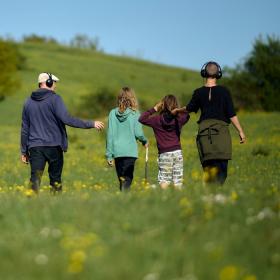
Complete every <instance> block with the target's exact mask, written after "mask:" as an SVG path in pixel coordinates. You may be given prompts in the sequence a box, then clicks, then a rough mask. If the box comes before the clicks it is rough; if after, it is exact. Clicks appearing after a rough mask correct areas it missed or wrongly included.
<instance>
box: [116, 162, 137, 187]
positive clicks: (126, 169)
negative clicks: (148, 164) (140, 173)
mask: <svg viewBox="0 0 280 280" xmlns="http://www.w3.org/2000/svg"><path fill="white" fill-rule="evenodd" d="M135 161H136V158H134V157H118V158H115V166H116V171H117V175H118V178H119V182H120V190H121V191H124V190H129V189H130V185H131V183H132V180H133V172H134V165H135Z"/></svg>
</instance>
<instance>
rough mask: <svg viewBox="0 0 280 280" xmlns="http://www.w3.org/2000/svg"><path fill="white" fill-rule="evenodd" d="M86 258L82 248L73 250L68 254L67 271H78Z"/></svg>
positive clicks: (81, 268)
mask: <svg viewBox="0 0 280 280" xmlns="http://www.w3.org/2000/svg"><path fill="white" fill-rule="evenodd" d="M85 260H86V253H85V252H84V251H82V250H78V251H74V252H73V253H72V254H71V255H70V262H69V266H68V272H70V273H79V272H81V271H82V270H83V267H84V262H85Z"/></svg>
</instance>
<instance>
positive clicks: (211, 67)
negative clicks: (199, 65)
mask: <svg viewBox="0 0 280 280" xmlns="http://www.w3.org/2000/svg"><path fill="white" fill-rule="evenodd" d="M218 71H219V69H218V66H217V64H215V63H212V62H210V63H209V64H208V65H207V66H206V72H207V74H208V77H209V78H216V76H217V74H218Z"/></svg>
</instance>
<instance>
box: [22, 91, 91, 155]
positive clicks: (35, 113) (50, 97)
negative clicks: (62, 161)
mask: <svg viewBox="0 0 280 280" xmlns="http://www.w3.org/2000/svg"><path fill="white" fill-rule="evenodd" d="M65 125H68V126H72V127H78V128H92V127H94V122H92V121H83V120H80V119H77V118H73V117H71V116H70V115H69V114H68V112H67V109H66V107H65V105H64V103H63V101H62V98H61V97H60V96H59V95H57V94H56V93H55V92H53V91H51V90H48V89H38V90H36V91H34V92H32V94H31V97H29V98H28V99H27V100H26V102H25V104H24V107H23V111H22V126H21V153H22V154H23V155H26V154H27V153H28V149H30V148H32V147H38V146H60V147H61V148H62V150H63V151H65V152H66V151H67V147H68V141H67V133H66V128H65Z"/></svg>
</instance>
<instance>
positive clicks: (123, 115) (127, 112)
mask: <svg viewBox="0 0 280 280" xmlns="http://www.w3.org/2000/svg"><path fill="white" fill-rule="evenodd" d="M115 114H116V117H117V119H118V120H119V121H120V122H124V121H125V120H126V119H127V118H128V116H129V115H131V114H134V111H133V110H131V109H129V108H127V109H126V110H125V111H124V112H120V111H119V108H116V109H115Z"/></svg>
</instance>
